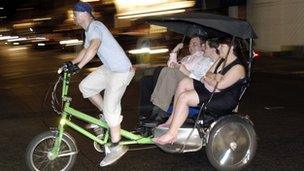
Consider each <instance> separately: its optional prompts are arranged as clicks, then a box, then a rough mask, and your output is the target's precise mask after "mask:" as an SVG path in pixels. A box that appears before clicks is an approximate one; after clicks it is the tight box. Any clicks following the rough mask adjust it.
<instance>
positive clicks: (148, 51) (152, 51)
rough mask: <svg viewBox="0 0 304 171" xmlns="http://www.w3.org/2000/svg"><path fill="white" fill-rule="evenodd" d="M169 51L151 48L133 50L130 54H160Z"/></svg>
mask: <svg viewBox="0 0 304 171" xmlns="http://www.w3.org/2000/svg"><path fill="white" fill-rule="evenodd" d="M168 51H169V49H167V48H161V49H150V48H147V47H145V48H140V49H133V50H129V51H128V52H129V53H130V54H133V55H138V54H160V53H167V52H168Z"/></svg>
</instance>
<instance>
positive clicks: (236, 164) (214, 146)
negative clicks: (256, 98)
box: [206, 115, 256, 170]
mask: <svg viewBox="0 0 304 171" xmlns="http://www.w3.org/2000/svg"><path fill="white" fill-rule="evenodd" d="M255 151H256V134H255V131H254V128H253V126H252V124H251V123H250V121H249V120H248V119H246V118H242V117H240V116H237V115H229V116H226V117H224V118H222V119H220V120H219V121H218V122H217V123H216V124H215V125H214V127H213V128H212V129H211V131H210V134H209V139H208V143H207V146H206V152H207V157H208V159H209V161H210V163H211V164H212V165H213V166H214V167H215V168H216V169H218V170H240V169H242V168H244V167H245V166H247V165H248V164H249V163H250V161H251V160H252V159H253V157H254V155H255Z"/></svg>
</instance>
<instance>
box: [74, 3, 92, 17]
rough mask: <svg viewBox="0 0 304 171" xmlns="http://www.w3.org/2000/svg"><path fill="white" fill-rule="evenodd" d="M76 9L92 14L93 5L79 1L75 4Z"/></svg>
mask: <svg viewBox="0 0 304 171" xmlns="http://www.w3.org/2000/svg"><path fill="white" fill-rule="evenodd" d="M74 11H79V12H87V13H89V14H91V15H92V11H93V7H92V6H91V5H90V4H89V3H87V2H78V3H76V4H75V5H74Z"/></svg>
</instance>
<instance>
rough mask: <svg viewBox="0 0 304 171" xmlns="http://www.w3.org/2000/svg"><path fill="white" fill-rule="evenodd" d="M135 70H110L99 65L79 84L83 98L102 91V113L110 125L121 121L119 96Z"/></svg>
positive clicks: (112, 125)
mask: <svg viewBox="0 0 304 171" xmlns="http://www.w3.org/2000/svg"><path fill="white" fill-rule="evenodd" d="M134 74H135V72H134V70H133V69H130V71H129V72H125V73H117V72H112V71H110V70H108V69H107V68H105V67H104V66H100V67H99V68H97V69H96V70H95V71H93V72H92V73H90V74H89V75H88V76H87V77H86V78H84V79H83V80H82V81H81V83H80V84H79V89H80V91H81V93H82V95H83V97H84V98H89V97H91V96H94V95H96V94H99V93H100V92H101V91H103V90H105V91H104V99H103V105H102V106H103V114H104V117H105V120H106V122H107V123H108V125H109V126H110V127H114V126H117V125H119V124H120V123H121V121H122V115H121V103H120V101H121V98H122V96H123V94H124V92H125V90H126V88H127V86H128V85H129V83H130V82H131V80H132V78H133V76H134Z"/></svg>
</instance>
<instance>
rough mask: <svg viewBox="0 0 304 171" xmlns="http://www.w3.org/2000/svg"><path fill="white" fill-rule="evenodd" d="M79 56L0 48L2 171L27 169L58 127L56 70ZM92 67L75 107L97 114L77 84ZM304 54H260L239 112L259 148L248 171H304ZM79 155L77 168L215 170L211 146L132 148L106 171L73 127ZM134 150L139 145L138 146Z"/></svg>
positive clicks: (132, 94)
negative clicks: (178, 150) (53, 93)
mask: <svg viewBox="0 0 304 171" xmlns="http://www.w3.org/2000/svg"><path fill="white" fill-rule="evenodd" d="M73 56H75V53H71V52H63V51H62V50H45V51H42V50H40V51H37V50H31V49H30V48H29V47H22V46H20V47H14V48H8V47H4V46H1V47H0V97H1V98H0V170H14V171H18V170H27V169H26V166H25V159H24V154H25V149H26V146H27V145H28V143H29V142H30V141H31V139H32V138H33V137H34V136H35V135H37V134H39V133H40V132H43V131H47V130H49V127H54V126H56V124H57V123H58V119H59V117H58V115H56V114H55V113H54V112H52V110H51V108H50V102H49V100H50V98H46V99H45V95H46V93H47V92H49V89H50V87H51V85H52V84H53V83H54V81H55V80H56V78H57V75H56V69H57V67H58V66H60V64H61V63H63V62H64V61H67V60H70V59H71V58H72V57H73ZM95 65H96V63H94V64H90V65H89V66H88V69H85V70H83V71H82V72H81V73H80V74H78V75H76V76H75V77H74V78H73V80H72V87H71V96H72V97H73V101H72V106H73V107H75V108H77V109H79V110H81V111H83V112H87V113H90V114H92V115H95V116H96V115H97V114H98V111H97V110H96V109H95V108H94V107H93V106H92V105H91V104H90V103H89V102H88V100H85V99H82V97H81V94H80V92H79V90H78V83H79V81H80V80H81V79H82V78H83V77H84V76H85V75H87V73H88V72H89V71H90V68H92V67H94V66H95ZM143 73H144V69H140V68H139V69H138V70H137V73H136V77H135V79H134V80H133V81H132V83H131V84H130V86H129V87H128V89H127V91H126V93H125V95H124V97H123V100H122V108H123V115H124V121H123V128H125V129H132V128H134V127H135V126H136V124H137V110H138V96H139V94H138V93H139V92H138V88H139V87H138V79H140V77H141V76H142V75H143ZM303 87H304V57H303V58H302V59H290V58H288V57H285V58H276V57H272V58H267V57H261V58H259V59H257V60H256V61H255V63H254V72H253V75H252V84H251V87H250V88H249V89H248V91H247V92H246V94H245V96H244V97H243V100H242V102H241V104H240V108H239V111H240V113H243V114H247V115H249V116H250V118H251V120H252V121H253V122H254V124H255V130H256V133H257V136H258V149H257V153H256V156H255V158H254V159H253V161H252V163H251V164H250V165H249V166H248V167H247V168H246V169H245V170H303V168H304V162H303V157H304V147H303V145H304V138H303V137H304V127H303V121H304V115H303V114H304V110H303V105H304V100H303V97H304V89H303ZM68 132H69V133H71V134H72V135H73V136H74V138H75V139H76V141H77V146H78V148H79V150H80V153H79V154H78V157H77V162H76V165H75V167H74V168H73V170H75V171H78V170H79V171H81V170H214V169H213V168H212V166H211V164H210V163H209V162H208V159H207V156H206V153H205V149H204V148H203V149H202V150H201V151H199V152H195V153H186V154H167V153H165V152H163V151H161V150H160V149H158V148H152V149H146V150H133V151H129V152H128V153H127V154H126V155H125V156H123V158H122V159H120V160H119V161H118V162H117V163H116V164H114V165H113V166H109V167H106V168H100V167H99V162H100V161H101V155H100V154H99V153H98V152H96V151H95V150H94V148H93V145H92V142H91V141H89V140H88V139H87V138H85V137H82V136H80V135H79V134H76V133H75V132H73V131H72V130H68ZM133 148H136V147H133Z"/></svg>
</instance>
